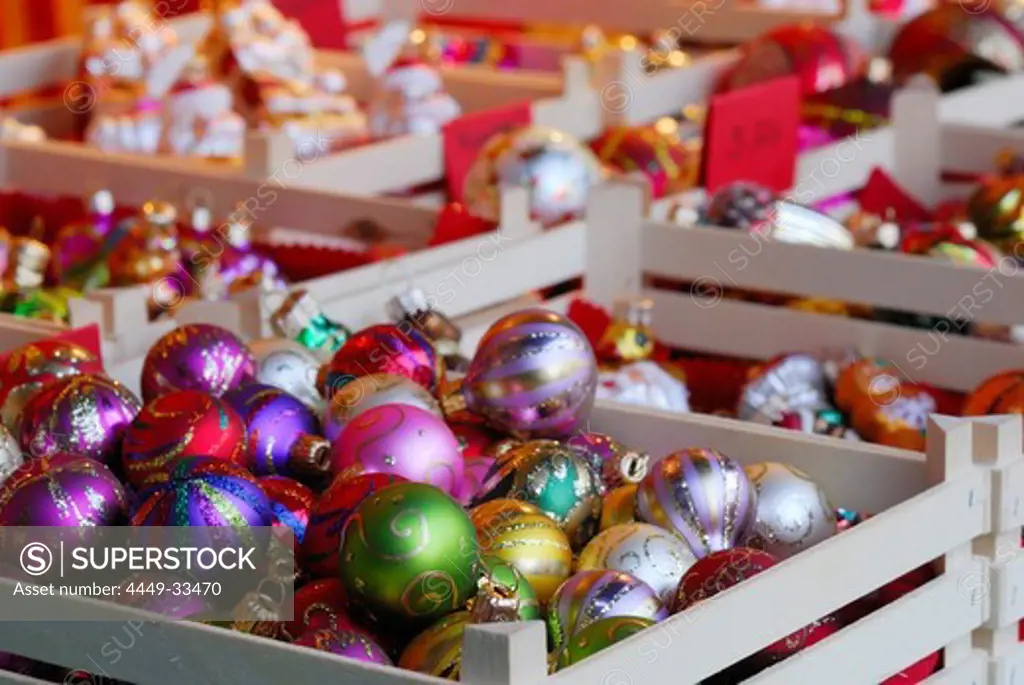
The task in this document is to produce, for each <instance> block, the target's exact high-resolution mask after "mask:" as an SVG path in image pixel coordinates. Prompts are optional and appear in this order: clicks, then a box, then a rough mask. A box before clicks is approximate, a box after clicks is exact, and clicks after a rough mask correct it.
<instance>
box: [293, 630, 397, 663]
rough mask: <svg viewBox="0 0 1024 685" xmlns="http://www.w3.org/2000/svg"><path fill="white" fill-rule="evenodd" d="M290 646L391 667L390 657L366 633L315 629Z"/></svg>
mask: <svg viewBox="0 0 1024 685" xmlns="http://www.w3.org/2000/svg"><path fill="white" fill-rule="evenodd" d="M292 644H296V645H300V646H302V647H309V648H310V649H317V650H320V651H321V652H330V653H331V654H337V655H338V656H343V657H345V658H346V659H355V660H356V661H362V662H364V663H368V664H380V665H382V666H391V665H393V664H392V662H391V659H390V657H388V655H387V654H386V653H385V652H384V650H383V649H382V648H381V646H380V645H378V644H377V643H376V642H374V641H373V640H372V639H371V638H370V637H369V636H368V635H367V634H366V633H362V632H359V631H356V630H329V629H327V628H317V629H314V630H309V631H307V632H305V633H303V634H302V635H300V636H299V638H298V639H297V640H295V642H293V643H292Z"/></svg>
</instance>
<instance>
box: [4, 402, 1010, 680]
mask: <svg viewBox="0 0 1024 685" xmlns="http://www.w3.org/2000/svg"><path fill="white" fill-rule="evenodd" d="M591 428H592V429H593V430H598V431H601V432H604V433H608V434H611V435H614V436H616V437H618V438H620V439H622V440H624V441H625V442H627V443H628V444H631V445H634V446H636V447H637V448H640V449H645V450H649V451H650V452H652V453H653V454H654V455H657V456H658V457H660V456H663V455H665V454H666V453H668V452H669V451H671V450H674V449H679V448H681V447H685V446H691V445H701V446H703V445H711V446H715V447H717V448H719V449H721V450H723V451H724V452H725V453H727V454H729V455H731V456H733V457H735V458H736V459H738V460H739V461H741V462H743V463H745V464H749V463H752V462H756V461H763V460H776V461H784V462H788V463H791V464H794V465H795V466H797V467H798V468H801V469H803V470H805V471H807V472H808V473H809V475H811V477H813V478H814V479H815V480H817V481H818V482H819V483H820V484H821V485H822V487H823V488H824V489H825V490H826V491H827V492H828V493H829V495H830V497H831V498H832V499H833V500H834V501H835V502H837V503H841V504H842V505H843V506H848V507H851V508H855V509H859V510H867V511H876V512H880V513H878V515H877V516H875V517H873V518H872V519H870V520H868V521H867V522H865V523H863V524H860V525H859V526H857V527H855V528H853V529H852V530H850V531H848V532H844V533H841V534H839V535H838V536H836V537H834V538H832V539H830V540H827V541H825V542H823V543H821V544H820V545H818V546H816V547H814V548H813V549H811V550H808V551H806V552H803V553H801V554H799V555H797V556H795V557H793V558H791V559H789V560H787V561H785V562H783V563H782V564H780V565H778V566H777V567H775V568H773V569H771V570H769V571H767V572H765V573H763V574H760V575H758V576H757V577H755V578H752V579H750V580H748V581H746V582H744V583H742V584H741V585H739V586H738V587H735V588H733V589H730V590H729V591H727V592H725V593H723V594H721V595H720V596H718V597H716V598H714V599H712V600H709V601H707V602H704V603H702V604H700V605H697V606H696V607H693V608H691V609H690V610H689V611H687V612H685V613H682V614H680V615H677V616H674V617H672V618H671V619H669V620H668V621H666V622H664V623H662V624H660V625H658V626H655V627H653V628H651V629H649V630H647V631H645V632H643V633H641V634H639V635H637V636H634V637H632V638H630V639H629V640H627V641H624V642H622V643H621V644H619V645H616V646H614V647H612V648H609V649H607V650H605V651H603V652H601V653H600V654H598V655H596V656H593V657H591V658H590V659H588V660H586V661H584V662H582V663H580V664H578V665H576V666H574V667H572V668H569V669H567V670H565V671H562V672H560V673H558V674H556V675H554V676H548V675H546V661H547V660H546V657H547V654H546V645H545V637H544V629H543V627H542V625H540V624H539V623H526V624H496V625H488V626H481V627H475V628H471V629H469V630H468V631H467V635H466V638H465V647H464V650H465V651H464V653H465V660H464V663H463V667H462V682H465V683H470V684H471V685H549V684H550V685H577V684H579V685H582V684H584V683H588V684H589V683H594V682H601V683H609V684H616V685H617V684H619V683H622V684H624V685H628V684H629V683H639V682H648V683H680V684H682V685H693V684H695V683H697V682H698V681H699V680H701V679H703V678H705V677H707V676H709V675H711V674H713V673H715V672H717V671H719V670H721V669H723V668H725V667H727V666H729V665H731V664H732V663H734V662H736V661H738V660H740V659H742V658H744V657H746V656H747V655H750V654H753V653H754V652H756V651H758V650H760V649H762V648H763V647H765V646H766V645H768V644H770V643H772V642H774V641H776V640H777V639H780V638H782V637H784V636H786V635H788V634H790V633H791V632H793V631H795V630H798V629H800V628H801V627H803V626H804V625H807V624H808V623H811V622H813V621H815V620H817V619H819V618H821V617H822V616H824V615H826V614H828V613H830V612H833V611H835V610H837V609H839V608H840V607H843V606H845V605H847V604H849V603H850V602H853V601H854V600H856V599H858V598H860V597H862V596H864V595H866V594H868V593H870V592H872V591H874V590H876V589H878V588H880V587H882V586H884V585H885V584H887V583H888V582H889V581H891V580H893V579H895V578H896V577H898V576H900V575H902V574H904V573H907V572H909V571H911V570H913V569H915V568H918V567H919V566H921V565H924V564H928V563H930V562H932V561H933V560H935V559H941V560H942V566H943V570H944V572H943V573H942V574H941V575H939V576H938V577H937V578H936V579H935V580H932V581H931V582H929V583H927V584H926V585H924V586H922V587H921V588H919V589H918V590H916V591H915V592H913V593H911V594H909V595H906V596H904V597H902V598H901V599H899V600H897V601H896V602H894V603H892V604H890V605H888V606H886V607H885V608H884V609H882V610H880V611H878V612H876V613H874V614H871V615H870V616H868V617H867V618H865V619H863V620H861V621H859V622H857V623H855V624H852V625H850V626H848V627H846V628H844V629H842V630H840V631H839V632H837V633H836V634H835V635H833V636H831V637H829V638H828V639H826V640H824V641H823V642H821V643H819V644H817V645H815V646H814V647H811V648H810V649H807V650H805V651H804V652H802V653H800V654H799V655H798V656H795V657H793V658H790V659H789V660H787V661H784V662H782V663H780V664H778V665H776V666H775V667H773V668H771V669H770V670H768V671H765V672H763V673H761V674H760V675H758V676H757V677H755V678H753V679H751V680H749V681H747V682H749V683H756V684H757V685H765V684H779V685H783V684H784V685H791V684H792V683H826V682H827V683H829V684H830V685H865V684H867V683H878V682H880V681H881V680H882V679H884V678H886V677H888V676H889V675H891V674H893V673H895V672H898V671H899V670H901V669H903V668H905V667H907V666H908V665H910V664H911V663H914V662H916V661H918V660H919V659H921V658H923V657H925V656H926V655H928V654H931V653H934V652H935V651H937V650H940V649H942V650H944V655H945V656H944V659H945V669H944V670H943V671H942V672H941V673H940V674H938V675H937V676H936V677H934V678H933V679H932V680H929V681H928V682H929V683H944V684H946V685H1011V683H1012V682H1013V677H1014V675H1013V674H1014V672H1015V671H1016V670H1019V668H1020V667H1021V663H1022V656H1024V653H1022V649H1021V647H1020V646H1019V645H1018V644H1017V642H1016V630H1017V627H1016V621H1017V620H1019V619H1020V618H1021V617H1022V616H1024V605H1022V604H1021V603H1020V601H1019V600H1018V599H1017V597H1018V596H1019V595H1020V591H1021V590H1024V587H1022V581H1024V578H1022V573H1024V566H1022V565H1021V564H1019V563H1014V562H1015V561H1016V557H1017V555H1018V554H1019V551H1020V547H1019V546H1020V534H1021V525H1022V523H1024V519H1022V517H1024V509H1022V508H1021V507H1020V506H1019V505H1020V498H1021V491H1022V490H1021V485H1022V484H1024V480H1022V479H1024V455H1022V445H1024V439H1022V429H1021V419H1020V417H990V418H986V419H974V420H966V419H955V418H949V417H939V416H936V417H934V418H933V419H932V421H931V423H930V425H929V441H928V442H929V448H928V452H927V455H918V454H913V453H909V452H904V451H900V450H893V449H889V448H883V447H875V446H871V445H866V444H860V443H850V442H845V441H837V440H832V439H829V438H825V437H821V436H802V435H798V434H794V433H791V432H785V431H773V430H771V429H768V428H764V427H760V426H755V425H750V424H736V423H734V422H729V421H725V420H721V419H715V418H711V417H699V416H682V417H680V416H670V415H665V414H661V413H657V412H648V411H643V410H638V409H622V408H617V407H612V406H599V407H598V408H597V409H596V411H595V413H594V415H593V420H592V425H591ZM3 585H4V588H3V590H4V591H3V592H0V612H2V611H3V606H4V601H5V599H4V597H6V596H8V592H9V591H10V584H8V583H4V584H3ZM39 601H40V603H47V604H48V605H50V606H48V610H49V611H57V610H58V609H59V610H60V611H61V612H62V613H64V614H65V615H68V616H72V615H74V616H80V617H88V618H89V619H90V620H95V621H97V623H92V624H82V623H78V622H42V621H37V622H28V623H12V622H8V623H5V624H3V625H2V626H0V650H7V651H12V652H15V653H18V654H22V655H25V656H28V657H34V658H40V659H45V660H47V661H50V662H57V663H60V664H62V665H66V666H68V667H71V668H76V667H77V668H83V669H87V670H92V671H97V670H98V669H102V671H103V672H104V674H106V675H108V676H110V677H114V678H121V679H124V680H127V681H130V682H134V683H137V684H138V685H172V684H177V683H181V682H235V681H237V680H240V679H244V680H245V681H246V682H249V683H252V684H253V685H278V684H279V683H281V682H284V681H286V680H288V679H294V678H295V677H296V676H297V674H301V678H302V680H303V682H356V683H367V684H370V685H404V684H408V685H413V684H416V683H420V684H424V685H426V684H427V683H437V684H438V685H439V684H440V683H442V682H445V681H442V680H439V679H435V678H429V677H425V676H421V675H418V674H415V673H410V672H406V671H400V670H397V669H387V668H383V667H377V666H367V665H363V664H361V663H358V662H354V661H348V660H345V659H340V658H338V657H334V656H332V655H328V654H325V653H321V652H316V651H312V650H308V649H301V648H296V647H292V646H289V645H285V644H281V643H273V642H269V641H266V640H264V639H261V638H256V637H252V636H248V635H243V634H240V633H236V632H230V631H227V630H223V629H217V628H212V627H207V626H201V625H196V624H189V623H181V622H168V623H164V622H148V621H147V618H149V617H147V616H146V615H144V614H140V613H138V612H135V611H132V610H128V609H123V608H119V607H116V606H114V605H108V604H104V603H101V602H97V601H94V600H86V599H77V598H75V599H71V598H66V597H65V598H62V597H41V598H39ZM57 604H59V605H60V607H59V608H58V607H57V606H56V605H57ZM41 608H42V607H41ZM133 621H134V622H135V623H130V622H133ZM126 629H130V630H132V631H133V632H134V633H135V637H134V639H133V646H132V647H131V648H130V649H124V650H120V657H119V658H118V659H117V660H110V659H107V658H105V657H104V656H103V655H104V654H107V653H109V650H107V651H106V652H105V651H104V649H103V647H104V645H105V644H109V643H110V641H111V639H112V637H111V636H113V635H121V634H122V631H124V630H126ZM0 682H7V683H16V682H31V681H25V680H19V679H17V678H15V677H13V676H9V675H6V674H0Z"/></svg>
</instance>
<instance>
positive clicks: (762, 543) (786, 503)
mask: <svg viewBox="0 0 1024 685" xmlns="http://www.w3.org/2000/svg"><path fill="white" fill-rule="evenodd" d="M746 472H747V477H748V478H749V479H750V482H751V484H752V485H753V486H754V489H755V490H756V491H757V520H756V521H755V523H754V529H753V535H752V536H751V539H750V542H749V544H750V546H751V547H756V548H758V549H763V550H764V551H766V552H768V553H769V554H771V555H772V556H774V557H775V558H776V559H779V560H780V561H781V560H783V559H788V558H789V557H791V556H793V555H794V554H796V553H797V552H802V551H803V550H805V549H807V548H809V547H812V546H814V545H816V544H818V543H819V542H821V541H822V540H825V539H827V538H830V537H832V536H833V535H835V533H836V512H835V509H834V508H833V507H832V505H831V504H829V502H828V498H826V497H825V493H824V491H823V490H822V489H821V488H820V487H819V486H818V484H817V483H815V482H814V481H813V480H811V477H810V476H808V475H807V474H806V473H804V472H803V471H800V470H799V469H795V468H793V467H792V466H789V465H788V464H779V463H776V462H760V463H757V464H751V465H750V466H748V467H747V468H746Z"/></svg>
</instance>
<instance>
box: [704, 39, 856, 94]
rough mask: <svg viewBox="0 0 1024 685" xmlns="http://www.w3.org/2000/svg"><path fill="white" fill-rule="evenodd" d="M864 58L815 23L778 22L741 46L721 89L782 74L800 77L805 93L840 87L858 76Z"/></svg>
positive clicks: (802, 89) (749, 83) (849, 45)
mask: <svg viewBox="0 0 1024 685" xmlns="http://www.w3.org/2000/svg"><path fill="white" fill-rule="evenodd" d="M866 67H867V61H866V59H865V56H864V54H863V52H862V50H861V49H860V47H859V46H857V45H854V44H853V43H852V42H851V41H850V40H849V39H847V38H845V37H843V36H840V35H839V34H836V33H833V32H832V31H830V30H829V29H828V28H826V27H824V26H820V25H818V24H814V23H810V22H807V23H801V24H790V25H786V26H780V27H778V28H776V29H772V30H771V31H769V32H767V33H765V34H763V35H761V36H759V37H758V38H755V39H754V40H752V41H750V42H749V43H747V44H746V45H744V46H743V47H742V48H741V56H740V59H739V61H738V62H737V63H736V65H735V66H734V67H733V68H732V69H730V70H729V71H728V72H727V73H726V75H725V77H724V79H723V81H722V83H721V85H720V90H724V91H728V90H737V89H740V88H743V87H745V86H750V85H754V84H756V83H763V82H765V81H771V80H774V79H777V78H781V77H784V76H790V75H796V76H798V77H799V78H800V85H801V91H802V93H803V94H804V95H811V94H814V93H821V92H824V91H827V90H832V89H833V88H839V87H842V86H844V85H846V84H848V83H852V82H853V81H856V80H857V79H859V78H861V77H862V76H863V75H864V73H865V69H866Z"/></svg>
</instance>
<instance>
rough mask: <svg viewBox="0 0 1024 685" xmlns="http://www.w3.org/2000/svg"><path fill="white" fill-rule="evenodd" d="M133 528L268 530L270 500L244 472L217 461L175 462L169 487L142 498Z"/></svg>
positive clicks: (201, 459)
mask: <svg viewBox="0 0 1024 685" xmlns="http://www.w3.org/2000/svg"><path fill="white" fill-rule="evenodd" d="M144 494H145V495H146V496H147V498H146V499H145V500H144V501H143V502H142V504H141V505H140V506H139V508H138V509H136V511H135V512H134V513H133V514H132V524H133V525H136V526H204V527H208V526H233V527H240V526H269V525H271V523H272V522H273V511H272V509H271V507H270V500H269V499H268V498H267V495H266V493H265V492H264V491H263V488H261V487H260V486H259V484H258V483H257V482H256V479H255V478H254V477H253V476H252V475H251V474H250V473H249V472H248V471H246V470H245V469H244V468H242V467H241V466H237V465H235V464H232V463H230V462H226V461H223V460H221V459H211V458H209V457H189V458H186V459H182V460H180V461H178V463H177V464H175V465H174V468H172V469H171V471H170V473H169V477H168V479H167V482H165V483H162V484H160V485H158V486H156V487H155V488H153V489H152V490H151V491H147V492H146V493H144Z"/></svg>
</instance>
